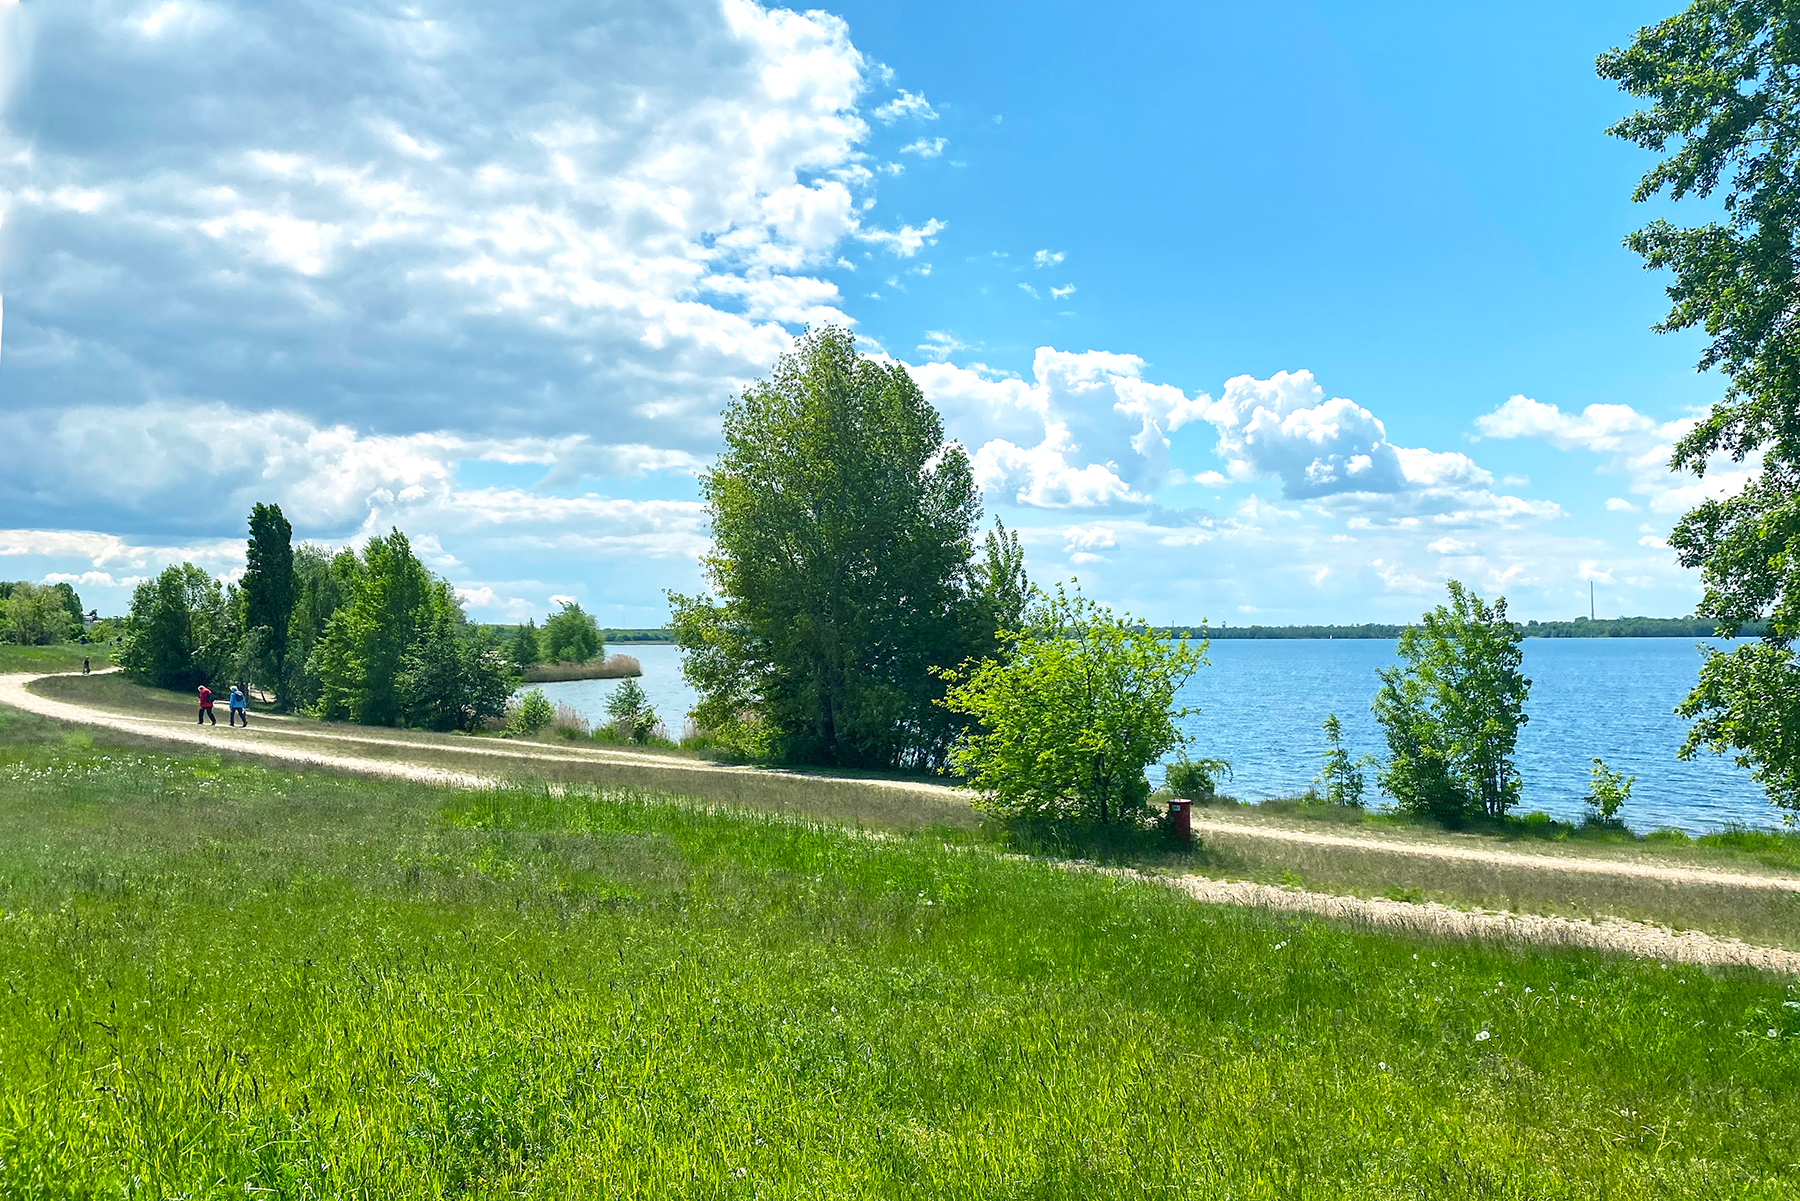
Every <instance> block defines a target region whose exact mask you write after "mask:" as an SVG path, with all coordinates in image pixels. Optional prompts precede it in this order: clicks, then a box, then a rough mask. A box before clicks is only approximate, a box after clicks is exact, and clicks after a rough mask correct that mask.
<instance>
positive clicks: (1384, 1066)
mask: <svg viewBox="0 0 1800 1201" xmlns="http://www.w3.org/2000/svg"><path fill="white" fill-rule="evenodd" d="M1375 1066H1377V1067H1379V1068H1380V1069H1381V1070H1382V1071H1384V1072H1385V1071H1387V1064H1386V1063H1379V1064H1376V1065H1375Z"/></svg>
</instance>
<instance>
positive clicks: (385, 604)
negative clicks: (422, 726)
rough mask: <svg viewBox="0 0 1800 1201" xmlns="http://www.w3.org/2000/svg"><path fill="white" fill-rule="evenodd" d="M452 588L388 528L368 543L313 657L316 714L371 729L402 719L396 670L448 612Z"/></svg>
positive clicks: (404, 539) (457, 612)
mask: <svg viewBox="0 0 1800 1201" xmlns="http://www.w3.org/2000/svg"><path fill="white" fill-rule="evenodd" d="M453 613H454V614H455V616H456V618H460V617H461V610H460V609H459V608H458V607H457V605H456V601H455V598H454V597H452V596H451V594H450V589H449V586H448V585H447V584H445V583H443V582H442V581H441V580H434V579H433V578H432V576H431V573H430V572H428V571H426V570H425V566H424V564H422V563H420V562H419V560H418V558H417V557H416V556H415V555H414V554H413V553H412V544H411V543H410V542H409V541H408V540H407V537H406V535H405V534H402V533H401V532H400V531H399V530H397V529H396V530H393V531H391V532H390V533H388V534H386V535H381V536H377V537H374V538H371V539H370V540H369V544H368V546H367V547H366V548H365V549H364V551H363V554H362V570H361V571H360V572H359V573H358V575H357V586H356V590H355V592H354V593H352V594H351V596H350V597H349V598H348V600H347V603H346V604H344V606H343V607H342V608H340V609H338V610H337V612H335V613H333V614H332V615H331V618H330V619H329V620H328V621H327V622H326V623H325V638H324V641H323V643H322V644H321V645H320V647H319V649H318V651H317V654H318V656H319V664H320V671H319V677H320V685H321V688H320V708H321V715H322V716H324V717H328V718H333V719H338V720H344V719H347V720H350V721H354V722H358V723H361V724H363V725H371V726H391V725H394V724H395V723H396V722H398V721H399V720H400V717H401V709H402V703H403V698H402V696H401V692H400V672H401V669H402V667H403V660H404V659H405V657H406V654H407V652H408V651H409V650H411V649H412V648H413V646H414V643H415V641H416V640H417V639H418V638H419V636H420V635H421V633H422V632H423V631H425V630H429V629H430V628H431V627H432V625H433V624H434V623H435V622H436V621H438V620H439V619H440V618H442V619H450V618H451V615H452V614H453Z"/></svg>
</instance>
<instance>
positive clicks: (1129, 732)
mask: <svg viewBox="0 0 1800 1201" xmlns="http://www.w3.org/2000/svg"><path fill="white" fill-rule="evenodd" d="M1012 641H1013V650H1012V653H1011V654H1009V655H1007V656H1005V657H1003V658H989V659H983V660H981V661H979V662H977V663H975V664H973V665H971V666H967V667H963V668H951V669H946V670H944V671H943V672H942V673H941V674H942V675H943V676H944V678H945V679H946V680H947V681H949V682H950V684H951V687H950V689H949V692H948V693H947V695H946V696H945V698H944V702H943V703H944V705H945V706H946V707H947V708H949V709H950V710H952V711H953V712H956V713H960V714H963V715H965V716H967V717H970V718H972V719H974V722H975V723H976V724H975V725H974V726H973V728H971V729H970V730H969V731H967V732H966V733H965V734H963V736H962V737H961V738H960V739H958V741H957V742H956V744H955V746H954V747H953V748H952V749H951V752H950V763H951V765H952V766H953V767H954V768H955V769H956V770H957V771H959V772H961V773H962V774H963V775H964V776H965V777H966V778H967V779H968V781H969V783H970V785H971V786H972V787H974V788H975V789H976V790H977V791H978V792H979V793H981V795H982V798H983V799H982V801H981V805H982V807H983V808H984V809H985V810H986V811H987V812H989V813H992V814H994V815H996V816H999V817H1004V818H1029V819H1049V820H1056V821H1067V820H1073V821H1078V822H1083V821H1085V822H1097V823H1099V824H1101V825H1105V824H1107V823H1109V822H1125V823H1130V822H1133V821H1136V820H1137V819H1138V818H1139V817H1140V816H1141V815H1142V813H1143V811H1144V807H1145V802H1146V801H1147V800H1148V799H1149V796H1150V783H1149V781H1148V780H1147V779H1146V778H1145V776H1144V768H1145V767H1146V766H1148V765H1149V764H1151V763H1154V762H1156V761H1157V760H1158V759H1160V758H1162V756H1163V755H1164V754H1166V753H1168V752H1169V751H1171V750H1173V749H1174V748H1175V747H1177V746H1179V745H1181V744H1182V743H1183V742H1184V741H1185V738H1184V736H1183V735H1182V733H1181V731H1180V729H1179V728H1178V727H1177V725H1176V722H1177V721H1178V720H1179V719H1180V718H1182V717H1185V716H1187V715H1188V714H1189V713H1192V712H1194V710H1192V709H1187V708H1182V709H1176V708H1174V707H1173V706H1174V698H1175V693H1176V692H1177V691H1178V690H1179V689H1180V687H1181V686H1182V684H1184V683H1186V682H1187V680H1188V678H1189V677H1190V676H1192V675H1193V674H1194V671H1195V670H1196V669H1197V668H1198V667H1199V666H1200V665H1201V664H1203V663H1205V662H1206V659H1205V650H1206V646H1205V644H1204V643H1202V644H1201V645H1200V646H1197V647H1196V646H1190V645H1189V644H1188V643H1187V642H1186V641H1182V642H1180V643H1177V644H1173V645H1172V644H1170V643H1168V642H1166V641H1164V640H1163V639H1162V638H1160V637H1158V636H1157V635H1156V634H1155V633H1153V632H1152V631H1150V630H1149V629H1147V628H1145V627H1144V626H1143V625H1141V624H1139V623H1137V622H1135V621H1133V620H1132V619H1131V618H1130V617H1129V616H1128V615H1121V616H1115V615H1114V614H1113V613H1112V611H1111V610H1110V609H1107V608H1106V607H1104V606H1102V605H1097V604H1095V603H1094V602H1092V601H1090V600H1088V599H1087V598H1086V597H1084V596H1082V595H1081V594H1080V593H1076V594H1075V595H1074V596H1073V597H1071V596H1070V595H1068V593H1066V592H1065V591H1064V590H1063V588H1062V587H1061V586H1060V585H1059V586H1058V587H1057V589H1056V592H1055V593H1054V595H1051V596H1048V597H1046V598H1044V601H1043V603H1042V604H1041V605H1039V606H1036V607H1034V610H1033V611H1032V613H1031V614H1030V620H1029V622H1028V624H1027V625H1026V628H1025V629H1023V630H1021V631H1019V632H1018V634H1017V636H1016V638H1014V639H1013V640H1012Z"/></svg>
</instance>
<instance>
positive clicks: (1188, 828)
mask: <svg viewBox="0 0 1800 1201" xmlns="http://www.w3.org/2000/svg"><path fill="white" fill-rule="evenodd" d="M1193 807H1194V802H1192V801H1190V800H1186V799H1184V798H1182V797H1175V798H1173V799H1172V800H1170V802H1169V837H1170V838H1172V839H1174V840H1175V845H1176V846H1180V847H1187V846H1192V845H1193V843H1194V830H1193V826H1192V824H1191V822H1190V819H1189V817H1188V810H1190V809H1192V808H1193Z"/></svg>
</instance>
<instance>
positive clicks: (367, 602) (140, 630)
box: [118, 504, 517, 730]
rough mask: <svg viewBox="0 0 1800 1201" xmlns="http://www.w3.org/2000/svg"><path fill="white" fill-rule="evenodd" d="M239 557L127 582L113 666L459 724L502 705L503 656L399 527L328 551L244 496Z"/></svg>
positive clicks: (189, 682) (349, 714) (424, 723)
mask: <svg viewBox="0 0 1800 1201" xmlns="http://www.w3.org/2000/svg"><path fill="white" fill-rule="evenodd" d="M246 559H247V562H246V568H245V572H244V576H243V579H242V581H241V582H240V583H238V584H236V585H234V586H229V587H228V586H225V585H222V584H221V583H220V582H219V581H218V580H216V579H214V578H212V577H211V576H209V575H207V574H206V573H205V572H203V571H201V570H200V569H199V568H197V567H195V566H193V565H192V564H191V563H183V564H180V565H178V566H174V567H170V568H168V569H167V570H165V571H164V572H163V573H162V574H161V575H159V576H157V577H156V578H155V579H152V580H147V581H145V582H144V583H142V584H140V585H138V587H137V589H136V591H135V592H134V593H133V595H132V601H131V613H130V616H129V617H128V618H127V619H126V623H125V632H124V634H123V636H122V638H121V644H120V648H119V652H118V662H119V664H120V665H121V666H122V667H123V668H124V669H125V671H126V672H127V673H128V674H130V675H131V676H133V677H134V678H136V679H139V680H142V681H144V682H146V683H149V684H152V685H155V686H157V687H162V688H179V689H190V688H194V687H196V686H198V685H199V684H202V683H208V684H213V685H215V686H217V685H218V684H221V683H225V682H233V683H239V684H244V685H249V684H258V685H262V686H264V687H265V688H267V689H268V690H269V691H271V692H273V693H274V700H275V704H276V706H277V707H278V708H280V709H284V710H295V709H298V710H305V711H308V712H312V713H316V714H318V715H319V716H322V717H325V718H331V719H340V720H348V721H355V722H361V723H363V724H367V725H386V726H391V725H408V726H414V727H419V728H424V729H433V730H454V729H463V730H469V729H475V728H477V727H479V726H480V725H481V724H482V723H483V722H485V721H487V720H489V719H491V718H494V717H498V716H499V715H500V714H501V712H502V711H503V710H504V708H505V705H506V701H507V698H508V697H509V696H510V695H511V693H512V690H513V688H514V687H515V685H516V682H517V673H516V671H515V669H514V664H513V662H512V659H511V657H510V656H509V655H508V654H507V653H505V652H504V651H503V650H502V649H501V647H500V646H499V645H498V644H497V642H496V640H495V639H494V637H493V636H492V634H490V633H489V632H487V631H485V630H483V629H482V628H481V627H478V626H473V625H471V624H470V623H469V622H468V620H467V618H466V617H465V616H464V614H463V611H462V606H461V603H460V602H459V601H458V600H457V599H456V595H455V593H454V592H453V591H452V590H451V587H450V585H449V583H448V581H446V580H443V579H441V578H439V577H437V576H435V575H433V574H432V573H431V572H430V571H429V570H427V569H426V567H425V566H424V565H423V564H422V563H420V561H419V559H418V557H417V556H416V555H415V554H413V551H412V545H411V543H410V542H409V541H408V540H407V537H406V535H405V534H403V533H401V532H400V531H399V530H393V531H391V532H389V533H388V534H386V535H382V536H378V537H375V538H371V539H370V540H369V542H368V544H367V545H366V546H365V547H364V548H363V549H362V551H361V552H360V553H359V552H357V551H355V550H349V549H346V550H342V551H339V552H337V553H336V554H331V553H329V552H327V551H325V550H323V549H321V548H319V547H316V546H312V545H302V546H299V547H295V546H294V545H293V530H292V527H291V526H290V525H289V523H288V521H287V519H286V518H285V517H284V516H283V515H282V512H281V509H280V507H279V506H278V505H264V504H258V505H256V506H255V507H254V508H253V509H252V510H251V514H250V541H249V546H248V553H247V556H246Z"/></svg>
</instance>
